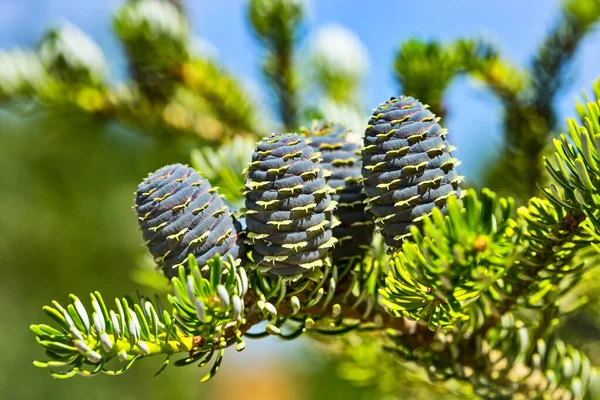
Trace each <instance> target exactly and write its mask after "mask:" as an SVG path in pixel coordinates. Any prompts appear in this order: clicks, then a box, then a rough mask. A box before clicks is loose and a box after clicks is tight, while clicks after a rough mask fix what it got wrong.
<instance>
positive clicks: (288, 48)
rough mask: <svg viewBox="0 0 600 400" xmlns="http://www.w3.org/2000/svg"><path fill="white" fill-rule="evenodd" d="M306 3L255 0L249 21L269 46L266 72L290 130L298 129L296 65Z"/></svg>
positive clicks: (280, 113)
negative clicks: (295, 54)
mask: <svg viewBox="0 0 600 400" xmlns="http://www.w3.org/2000/svg"><path fill="white" fill-rule="evenodd" d="M303 14H304V9H303V4H302V1H300V0H293V1H286V0H274V1H271V0H251V1H249V2H248V18H249V20H250V24H251V27H252V30H253V32H254V34H255V35H256V37H257V39H258V40H259V41H260V42H261V43H262V44H263V46H265V48H266V51H267V54H266V55H265V58H264V61H263V64H262V72H263V75H264V77H265V79H266V81H267V83H268V84H269V86H271V88H272V90H273V92H274V94H275V98H276V99H277V107H278V110H279V115H280V118H281V121H282V122H283V124H284V126H285V127H286V129H287V131H293V130H294V129H296V128H297V126H298V110H299V106H298V89H299V88H298V85H299V82H298V76H297V71H296V69H295V66H294V47H295V46H296V45H297V42H298V39H299V35H300V27H301V24H302V18H303Z"/></svg>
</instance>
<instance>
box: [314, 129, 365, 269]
mask: <svg viewBox="0 0 600 400" xmlns="http://www.w3.org/2000/svg"><path fill="white" fill-rule="evenodd" d="M303 133H304V134H305V135H306V136H307V141H308V142H309V144H310V146H311V147H312V148H313V149H315V151H318V152H320V153H321V166H322V167H323V169H324V170H325V171H328V173H329V176H328V177H327V184H328V185H329V186H330V187H331V188H332V189H333V191H334V193H333V194H332V196H331V198H332V199H333V200H334V201H336V202H337V208H336V210H335V211H334V215H335V217H336V218H337V219H338V221H339V225H337V226H335V227H334V228H333V236H334V237H335V238H336V239H337V240H338V243H337V244H336V246H335V249H334V251H333V262H334V264H336V263H338V262H340V261H343V260H348V259H352V258H355V257H361V256H363V255H364V254H365V253H366V251H367V250H368V249H369V247H370V244H371V241H372V240H373V228H374V225H373V220H372V218H371V215H370V214H369V213H368V212H367V211H366V210H365V205H366V196H365V194H364V191H363V184H362V181H363V177H362V173H361V168H362V159H361V146H360V145H358V144H357V143H352V142H349V141H348V140H347V136H348V129H346V127H344V126H343V125H339V124H334V123H331V122H326V121H320V122H317V123H315V124H314V125H313V127H312V128H311V129H310V130H305V131H304V132H303Z"/></svg>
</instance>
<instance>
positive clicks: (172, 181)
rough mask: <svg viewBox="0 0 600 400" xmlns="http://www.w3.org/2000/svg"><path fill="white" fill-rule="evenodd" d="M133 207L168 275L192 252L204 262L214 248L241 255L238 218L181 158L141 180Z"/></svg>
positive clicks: (225, 254)
mask: <svg viewBox="0 0 600 400" xmlns="http://www.w3.org/2000/svg"><path fill="white" fill-rule="evenodd" d="M135 204H136V205H135V210H136V213H137V216H138V219H139V223H140V227H141V228H142V233H143V237H144V240H145V241H146V244H147V245H148V248H149V249H150V253H151V254H152V256H154V260H155V261H156V263H157V264H158V265H159V266H160V267H161V268H162V270H163V272H164V274H165V275H166V276H167V277H168V278H172V277H173V276H176V275H177V270H178V267H179V266H185V267H186V269H187V263H186V260H187V257H188V254H193V255H194V256H195V257H196V260H197V261H198V265H200V266H201V267H202V266H204V265H206V262H207V261H208V260H210V259H211V258H213V257H214V256H215V255H216V254H220V255H221V256H223V257H225V256H227V255H231V256H232V257H233V258H237V257H238V255H240V246H239V243H238V236H239V224H238V223H237V222H236V221H234V219H233V217H232V215H231V211H230V210H229V207H227V205H226V204H225V203H224V202H223V199H221V197H220V196H219V194H218V193H217V192H216V190H215V189H213V188H212V187H211V186H210V183H209V182H208V181H207V180H206V179H204V178H202V177H201V176H200V175H199V174H198V173H197V172H196V171H195V170H193V169H192V168H189V167H186V166H184V165H181V164H174V165H168V166H166V167H163V168H160V169H159V170H157V171H156V172H154V173H152V174H150V175H149V176H148V177H147V178H146V179H144V181H143V182H142V183H140V184H139V186H138V189H137V192H136V198H135Z"/></svg>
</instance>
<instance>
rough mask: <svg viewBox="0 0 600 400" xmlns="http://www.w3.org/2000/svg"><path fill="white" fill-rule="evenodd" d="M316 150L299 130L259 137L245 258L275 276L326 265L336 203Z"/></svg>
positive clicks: (249, 179)
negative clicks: (264, 137) (293, 132)
mask: <svg viewBox="0 0 600 400" xmlns="http://www.w3.org/2000/svg"><path fill="white" fill-rule="evenodd" d="M330 192H331V189H330V188H329V186H327V184H326V182H325V178H324V176H323V169H322V168H321V166H320V165H319V162H318V154H316V153H315V151H314V150H313V149H312V147H310V146H309V145H308V144H307V143H306V141H305V140H304V139H303V138H302V137H301V136H299V135H297V134H273V133H272V134H271V135H270V136H269V137H268V138H266V139H265V140H263V141H261V142H260V143H259V144H258V146H257V148H256V151H255V152H254V154H253V155H252V162H251V163H250V165H249V166H248V169H247V175H246V192H245V195H246V209H247V211H246V224H247V238H246V243H247V244H248V252H247V257H248V259H249V261H250V262H252V263H254V264H255V265H256V266H257V267H258V268H259V270H260V271H262V272H265V273H267V274H268V275H271V276H280V277H298V276H301V275H307V274H309V273H311V272H313V271H315V270H317V269H320V268H322V267H323V266H325V263H326V262H327V257H328V256H329V254H328V253H329V252H330V250H331V248H332V247H333V246H334V244H335V243H336V239H335V238H334V237H333V234H332V231H331V228H332V215H333V210H334V209H335V202H334V201H332V200H331V196H330Z"/></svg>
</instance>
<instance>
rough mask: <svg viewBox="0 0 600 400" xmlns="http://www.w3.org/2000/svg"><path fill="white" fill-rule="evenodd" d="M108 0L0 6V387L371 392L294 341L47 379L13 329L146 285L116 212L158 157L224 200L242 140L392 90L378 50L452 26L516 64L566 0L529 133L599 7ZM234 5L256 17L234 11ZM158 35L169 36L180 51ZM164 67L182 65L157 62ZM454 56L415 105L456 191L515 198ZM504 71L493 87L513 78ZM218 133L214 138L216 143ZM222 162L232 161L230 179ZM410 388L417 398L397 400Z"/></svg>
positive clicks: (575, 89)
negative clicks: (557, 59)
mask: <svg viewBox="0 0 600 400" xmlns="http://www.w3.org/2000/svg"><path fill="white" fill-rule="evenodd" d="M146 2H148V1H146ZM151 2H152V1H151ZM154 2H158V3H160V1H159V0H155V1H154ZM165 2H167V3H169V2H168V1H166V0H165ZM262 2H263V3H264V2H265V1H262ZM127 3H129V6H131V7H133V6H132V4H133V5H134V6H135V4H136V3H137V2H135V1H129V2H127V1H124V0H89V1H85V2H84V1H71V0H45V1H42V0H37V1H36V0H0V261H1V268H0V310H2V311H1V316H2V321H1V322H0V337H2V340H0V355H1V356H0V393H2V395H0V397H2V398H6V399H36V398H44V399H70V398H87V399H90V400H91V399H105V398H109V396H113V398H119V399H138V398H149V399H161V398H196V399H213V398H215V399H216V398H219V399H242V398H243V399H250V398H260V399H306V398H308V399H338V398H339V399H354V398H357V399H358V398H380V395H379V394H378V392H377V391H376V390H378V389H381V388H377V387H373V385H369V384H364V385H361V384H360V383H361V382H362V381H361V379H360V376H357V372H356V371H354V372H353V370H352V369H351V368H349V367H348V365H347V364H344V363H341V362H340V360H339V357H338V356H336V355H335V354H333V353H331V352H330V351H329V348H328V347H327V346H324V345H322V344H319V343H316V342H315V341H311V340H309V339H302V340H298V341H296V342H294V343H291V344H290V343H287V342H286V343H283V342H280V341H277V340H276V339H265V340H260V341H250V342H249V343H248V348H247V349H246V350H245V351H244V352H243V353H240V354H233V353H235V352H234V351H231V354H230V355H229V356H228V357H227V358H226V360H225V364H224V366H223V367H222V370H221V371H220V373H219V374H218V375H217V376H216V378H214V379H213V380H211V381H210V382H209V383H207V384H203V385H200V384H199V378H200V377H201V376H202V375H203V374H204V372H203V371H198V370H197V368H195V367H188V368H185V369H177V370H176V369H174V368H173V369H168V370H167V371H166V373H164V374H163V375H161V376H160V377H158V378H152V376H153V373H154V371H155V370H156V369H157V368H158V367H159V365H160V362H161V360H145V361H143V362H139V363H137V365H136V366H135V367H134V368H133V369H132V370H131V371H129V372H128V373H127V374H125V375H124V376H122V377H117V378H114V377H108V376H100V377H97V378H95V379H84V378H75V379H70V380H66V381H55V380H52V378H50V377H49V376H48V375H47V373H46V371H44V370H40V369H36V368H34V367H33V366H32V360H34V359H36V358H40V357H42V356H43V354H41V353H42V350H41V348H40V347H39V346H37V345H36V343H35V341H34V335H33V334H31V333H30V332H29V331H28V325H29V324H30V323H37V322H41V321H45V315H44V314H43V313H42V311H41V306H42V305H44V304H46V303H48V302H49V301H51V300H52V299H57V300H61V301H64V300H65V299H66V298H67V295H68V294H69V293H71V292H72V293H75V294H76V295H78V296H79V297H81V298H86V297H87V293H89V292H90V291H93V290H101V291H102V293H103V294H104V297H105V298H110V297H114V296H120V295H123V294H124V293H135V291H136V290H140V291H142V292H145V293H147V292H151V291H153V290H160V288H159V287H156V285H158V286H160V283H157V281H156V280H154V279H153V277H152V276H150V274H149V273H148V272H149V271H150V268H151V267H150V266H149V265H150V264H151V260H149V259H148V257H147V255H146V251H145V248H144V247H143V246H142V239H141V234H140V233H139V232H138V230H137V224H136V220H135V216H134V213H133V212H132V210H131V207H132V203H133V192H134V190H135V188H136V185H137V183H138V182H139V181H141V180H142V179H143V177H144V176H145V175H146V174H147V173H148V172H150V171H152V170H154V169H156V168H158V167H160V166H162V165H164V164H166V163H171V162H183V163H188V162H193V165H194V166H196V167H198V168H200V169H201V170H203V172H206V173H207V174H209V175H210V177H212V179H213V181H214V182H215V181H216V183H217V184H218V185H219V186H223V187H225V190H228V191H229V192H230V193H229V192H228V193H229V195H228V199H229V200H230V201H231V202H232V203H235V202H236V201H237V200H239V199H238V197H239V196H238V195H237V192H236V190H235V189H236V184H239V179H238V180H236V176H239V174H236V173H235V172H236V171H235V169H234V167H235V168H237V167H238V166H240V165H242V164H243V161H244V160H245V158H244V157H249V154H248V153H247V149H248V148H252V143H253V140H254V139H255V138H256V137H258V136H260V135H263V134H266V133H268V132H270V131H276V130H287V129H293V128H295V127H298V126H300V125H302V124H306V123H309V122H310V120H311V118H312V117H315V116H319V117H320V116H325V117H328V118H331V119H336V120H339V122H344V123H346V124H348V125H350V126H352V127H354V128H355V129H356V131H357V132H359V133H360V129H361V127H363V126H364V125H365V124H366V122H367V119H368V116H369V115H370V110H371V109H372V108H375V107H376V106H377V105H378V104H379V103H380V102H382V101H383V100H385V99H386V98H389V97H390V96H394V95H398V94H399V93H401V91H402V90H403V88H404V89H408V88H409V86H410V84H411V82H414V81H415V80H411V77H413V76H412V75H411V73H412V72H411V70H410V69H409V68H407V67H405V66H404V64H402V63H400V66H398V65H397V64H398V63H396V64H395V60H396V59H397V57H398V52H399V49H401V48H402V46H404V45H406V43H407V42H408V41H409V40H410V39H417V40H418V41H420V42H422V43H434V42H435V43H437V42H439V43H440V46H451V45H452V43H454V42H455V41H457V40H458V39H469V40H471V39H473V40H474V41H482V43H483V42H485V43H491V45H490V46H493V51H492V50H489V49H488V48H487V47H486V46H487V45H486V46H483V48H484V50H485V51H489V52H490V54H491V55H490V54H487V55H481V58H483V59H485V60H484V61H482V63H483V62H484V63H493V62H496V61H495V60H496V52H498V53H499V54H501V59H502V63H506V64H508V65H512V66H515V68H517V69H519V70H525V69H527V68H530V67H532V66H533V67H535V65H537V64H536V56H537V57H538V58H537V59H538V64H539V59H542V61H543V60H544V59H543V57H542V56H540V54H542V55H543V52H542V50H540V49H542V48H543V47H544V46H545V45H547V44H548V37H551V35H552V34H554V32H555V31H557V30H559V28H561V23H562V22H561V21H563V20H565V15H566V14H565V13H566V11H565V8H564V7H565V5H567V6H569V5H571V6H573V5H574V7H575V6H581V7H583V9H584V13H585V14H586V15H588V16H589V19H590V20H591V22H589V24H588V26H586V27H585V30H584V32H583V33H581V34H578V35H575V36H576V43H575V46H574V48H573V49H571V50H572V51H571V53H570V54H568V57H567V60H566V62H564V65H560V68H558V69H559V71H558V72H556V73H557V75H559V76H560V77H561V79H562V80H561V85H560V87H559V88H558V89H557V90H556V91H551V90H549V89H548V88H547V87H544V88H542V89H541V90H538V89H535V90H538V92H542V91H543V90H546V89H548V90H549V91H550V92H551V93H550V94H549V95H548V96H549V98H548V101H549V102H550V106H551V108H552V113H553V114H552V118H554V117H556V123H547V124H546V125H544V126H547V130H548V134H547V137H546V136H545V137H544V138H543V140H542V142H543V143H545V141H546V139H549V138H550V136H551V134H553V133H556V132H559V131H560V129H561V128H562V126H564V119H565V117H566V116H569V115H573V114H574V112H573V109H574V106H575V102H576V98H578V97H580V93H581V89H582V88H588V87H590V85H591V83H592V82H593V81H594V79H595V78H597V77H598V76H600V31H598V30H597V29H595V24H594V23H595V21H596V19H600V15H599V16H595V15H592V14H593V11H598V10H599V9H598V8H597V9H594V8H588V9H585V7H587V6H589V4H592V5H593V4H596V3H598V2H597V1H594V0H584V1H581V2H579V1H575V0H571V1H561V0H530V1H522V0H504V1H494V2H481V1H479V0H463V1H460V2H448V1H443V0H423V1H419V2H408V3H407V2H397V1H391V0H389V1H379V2H376V3H372V2H366V1H358V0H357V1H352V0H322V1H321V0H319V1H317V0H312V1H310V0H307V1H300V0H290V1H287V2H286V1H284V2H283V4H284V5H283V6H282V7H283V8H282V9H281V10H279V11H277V12H275V17H273V16H272V15H271V16H269V15H268V12H269V7H268V6H265V5H264V4H262V5H261V4H259V3H261V1H258V0H253V1H244V0H221V1H211V0H195V1H192V0H189V1H187V2H183V1H173V2H170V3H169V4H170V5H173V4H175V5H174V6H173V7H175V9H177V7H182V8H180V9H179V10H180V11H179V12H180V14H181V15H183V16H184V17H185V18H181V19H177V18H175V19H173V18H171V19H169V15H167V14H164V13H162V14H161V13H160V12H159V13H158V14H157V13H156V12H155V11H156V10H154V14H152V12H148V13H147V14H144V13H143V12H142V11H143V10H142V11H140V10H137V9H135V10H133V11H131V14H130V15H129V14H127V15H124V14H123V13H124V12H123V7H124V5H127ZM267 3H268V2H267ZM274 3H278V2H277V1H275V2H274ZM279 3H281V2H279ZM586 4H587V5H586ZM252 7H255V8H256V9H257V10H258V11H256V15H255V16H254V17H253V18H254V19H252V13H251V11H250V9H251V8H252ZM260 7H263V9H260ZM290 9H291V10H292V11H289V10H290ZM261 10H262V11H261ZM265 10H266V11H265ZM286 10H287V11H286ZM298 10H300V11H298ZM586 10H587V11H586ZM151 11H152V10H151ZM159 11H160V9H159ZM259 11H260V12H259ZM271 11H272V10H271ZM288 11H289V13H290V14H289V15H288V14H285V12H288ZM135 12H139V13H140V14H139V15H138V14H135ZM294 12H299V13H300V14H301V16H298V15H295V14H294ZM598 14H600V12H599V13H598ZM115 15H117V17H115ZM574 15H577V13H576V12H574ZM119 16H120V17H119ZM261 18H262V20H261ZM268 18H275V19H274V20H269V19H268ZM286 18H287V19H286ZM140 21H141V22H140ZM186 21H187V22H186ZM153 23H154V24H158V28H156V27H153V26H152V24H153ZM144 24H146V25H144ZM187 24H189V25H187ZM278 24H279V25H278ZM65 26H66V27H67V28H63V29H62V30H61V28H60V27H65ZM178 26H179V28H178ZM267 28H270V29H267ZM271 28H272V29H271ZM136 29H139V30H142V31H143V32H142V33H139V32H137V31H136ZM277 29H279V31H278V30H277ZM273 30H275V33H273ZM69 35H71V36H69ZM82 35H84V36H82ZM136 35H137V36H136ZM286 35H287V36H286ZM549 35H550V36H549ZM65 37H67V39H66V41H65V39H64V38H65ZM69 37H70V38H71V39H68V38H69ZM82 37H83V38H84V39H82ZM90 41H93V42H95V43H96V44H97V45H93V43H92V44H91V42H90ZM177 41H184V42H185V46H184V47H185V48H184V49H183V50H182V49H181V48H179V47H178V42H177ZM65 43H66V44H65ZM477 43H479V42H477ZM550 44H552V42H550ZM61 46H62V47H61ZM566 47H568V46H565V48H566ZM16 49H20V50H18V52H17V50H16ZM100 50H101V53H99V51H100ZM432 51H433V50H432ZM452 51H454V52H458V50H452ZM485 51H483V50H482V54H483V53H485ZM61 52H62V53H61ZM73 52H74V53H73ZM157 52H158V53H157ZM159 53H160V56H157V54H159ZM492 53H493V54H492ZM65 54H66V55H65ZM448 54H450V53H448ZM286 56H287V58H286ZM61 57H62V58H61ZM444 57H445V55H444ZM444 57H442V58H444ZM448 57H449V55H448ZM486 57H487V58H486ZM286 59H287V60H288V61H290V63H291V64H293V66H291V64H289V63H288V64H286V63H285V62H284V61H285V60H286ZM165 60H166V61H165ZM490 60H492V61H490ZM443 61H444V60H442V61H439V60H438V62H440V65H439V66H438V65H437V64H435V63H434V58H432V59H431V60H429V59H427V58H424V61H423V62H424V63H425V64H426V65H425V66H420V67H419V68H421V69H423V70H426V69H427V65H429V66H431V67H432V71H433V73H434V74H437V68H441V65H442V64H443ZM172 63H178V66H179V67H181V65H184V66H187V67H188V68H187V69H186V68H179V67H178V68H176V69H173V68H172V67H173V66H172V65H171V64H172ZM269 63H270V64H269ZM502 65H504V64H502ZM488 67H489V64H485V66H484V67H481V66H476V67H473V68H474V69H477V68H488ZM286 68H287V69H286ZM461 68H462V67H461ZM461 68H457V71H453V72H452V73H451V74H450V75H451V77H450V78H449V79H448V82H447V87H444V88H443V89H444V90H443V91H442V93H440V94H439V95H431V96H432V97H431V98H430V99H424V100H427V101H429V102H435V101H436V99H437V100H439V98H441V99H442V102H443V104H442V103H439V104H438V110H435V111H437V112H438V113H440V114H443V115H444V119H443V120H442V124H443V125H444V126H445V127H447V128H448V129H449V131H450V135H449V138H450V141H451V142H452V143H453V144H454V145H455V146H457V147H458V151H457V153H456V154H457V156H458V157H459V158H460V159H461V160H462V167H461V174H463V175H465V176H466V178H467V180H468V182H469V183H470V184H471V185H483V184H486V185H489V186H492V188H494V189H497V190H500V191H504V192H507V193H511V194H516V196H517V198H519V195H520V194H522V195H523V197H528V196H526V194H528V190H530V191H532V192H535V188H527V189H525V191H524V192H520V190H521V189H519V186H518V185H513V186H511V184H510V183H508V184H506V185H505V184H504V183H502V182H501V180H495V179H493V178H494V176H497V175H494V174H497V172H493V171H494V168H498V167H497V166H498V165H502V164H501V158H502V157H506V156H507V154H511V153H510V152H508V153H507V149H506V142H507V140H509V138H510V136H509V134H507V133H506V130H507V128H506V126H507V120H506V118H505V117H504V116H505V110H506V99H505V98H502V97H501V96H498V93H496V92H494V90H490V85H489V79H488V80H487V81H486V79H485V78H484V79H481V76H479V73H478V72H477V71H475V72H473V73H470V71H469V73H464V71H459V70H460V69H461ZM467 69H468V68H467ZM61 71H62V72H61ZM64 71H67V72H68V73H64ZM532 71H533V72H532V73H531V74H532V75H533V76H534V78H531V79H532V80H535V79H538V80H540V81H541V82H542V83H543V82H544V81H543V79H542V78H540V76H537V75H536V74H543V73H544V71H543V70H542V71H541V72H540V71H539V70H535V69H533V70H532ZM487 72H489V70H487ZM504 72H505V74H504V75H502V74H500V76H502V77H504V78H506V79H507V81H510V78H514V77H515V75H514V74H513V73H512V72H511V71H510V70H509V71H508V72H506V71H504ZM417 75H418V74H417ZM484 75H485V74H484ZM278 77H279V78H281V79H278ZM402 77H404V78H405V81H403V78H402ZM488 78H489V77H488ZM436 79H437V76H436ZM433 80H434V79H433V78H432V81H433ZM172 81H175V83H173V82H172ZM554 81H555V80H554ZM512 83H513V84H514V82H512ZM507 85H508V86H510V82H509V83H508V84H507ZM515 85H516V86H518V84H515ZM423 86H424V87H427V82H425V83H423ZM533 86H535V85H533ZM513 87H514V86H513ZM519 89H520V88H519ZM286 90H287V92H286ZM535 90H531V91H532V92H535ZM409 94H413V95H416V96H417V97H420V95H419V93H409ZM529 95H530V93H526V91H525V90H524V91H523V93H520V96H522V97H527V96H529ZM427 96H430V94H427ZM427 96H425V97H427ZM436 96H437V97H436ZM533 103H534V104H537V103H535V102H533ZM542 108H543V107H542ZM541 114H543V112H541ZM543 116H545V117H547V116H548V115H543ZM537 122H539V121H537ZM537 122H535V123H537ZM546 122H547V121H546ZM532 123H533V124H535V123H534V122H532ZM523 132H525V133H524V134H527V132H528V131H523ZM521 133H522V132H521V131H519V132H518V134H521ZM514 135H516V134H515V133H513V139H514ZM232 143H233V144H232ZM220 146H233V147H226V148H225V150H224V151H221V153H218V152H217V149H218V148H219V147H220ZM542 147H543V146H542ZM232 148H233V150H232ZM541 152H543V148H542V149H541V150H539V151H538V152H537V153H535V152H534V153H535V154H538V155H539V154H541ZM190 154H191V156H190ZM524 157H527V154H525V155H524ZM517 160H518V158H517ZM538 161H539V160H538ZM523 165H525V164H519V165H517V167H518V168H522V169H524V168H525V167H523ZM227 168H232V169H234V173H233V175H234V176H233V177H232V176H230V175H232V174H227V173H226V172H224V171H223V170H227ZM238 172H239V171H238ZM525 178H526V177H525ZM525 178H524V179H525ZM510 179H511V180H512V179H514V180H518V179H520V175H518V174H516V175H513V176H511V177H510ZM214 182H213V183H214ZM494 185H497V187H494ZM502 185H505V186H502ZM153 285H154V287H153ZM594 310H595V308H594V307H593V306H590V307H589V308H588V309H587V311H586V312H587V314H586V313H584V315H586V316H585V317H582V318H580V319H578V320H576V321H574V323H573V324H574V325H573V326H576V327H579V328H582V329H578V330H579V335H580V336H581V337H580V338H579V339H578V340H580V341H581V342H582V343H584V345H587V347H588V349H589V350H591V351H592V356H594V355H595V353H594V349H596V348H597V346H596V345H595V342H594V340H597V338H598V337H600V336H594V335H595V334H596V333H598V332H599V330H598V327H597V321H596V320H597V318H596V316H595V315H596V313H595V312H594ZM594 338H595V339H594ZM596 352H597V350H596ZM595 359H596V361H598V360H599V358H598V357H597V355H596V358H595ZM363 372H364V371H363ZM359 375H360V374H359ZM349 378H351V379H349ZM349 381H354V385H353V384H352V383H350V382H349ZM356 384H358V386H356ZM412 396H415V397H418V394H414V393H412V392H411V393H410V394H407V395H406V398H412Z"/></svg>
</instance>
